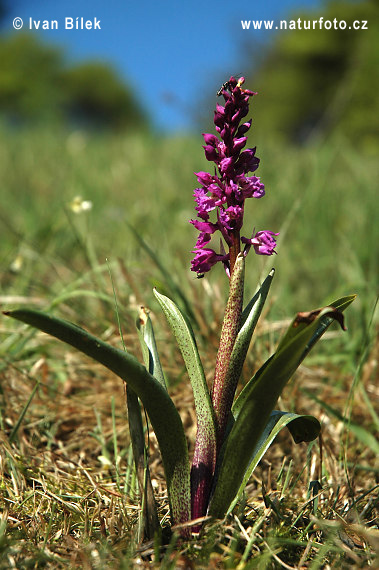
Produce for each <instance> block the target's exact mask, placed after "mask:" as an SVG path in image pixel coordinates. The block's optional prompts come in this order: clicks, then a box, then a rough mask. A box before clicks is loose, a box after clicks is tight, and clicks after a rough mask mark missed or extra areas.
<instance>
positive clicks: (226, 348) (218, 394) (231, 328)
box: [212, 254, 245, 451]
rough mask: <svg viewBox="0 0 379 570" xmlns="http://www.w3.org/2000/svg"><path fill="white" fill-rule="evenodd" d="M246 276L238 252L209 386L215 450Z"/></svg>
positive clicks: (231, 389)
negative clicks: (213, 414) (213, 420)
mask: <svg viewBox="0 0 379 570" xmlns="http://www.w3.org/2000/svg"><path fill="white" fill-rule="evenodd" d="M244 275H245V258H244V256H243V254H239V255H237V258H236V260H235V264H234V269H233V272H232V274H231V278H230V289H229V299H228V302H227V305H226V309H225V316H224V320H223V323H222V328H221V337H220V345H219V349H218V353H217V360H216V370H215V378H214V382H213V387H212V402H213V407H214V410H215V421H216V431H217V450H218V451H219V450H220V447H221V445H222V441H223V437H224V434H225V429H226V425H227V422H228V418H229V414H230V410H231V407H232V404H233V399H234V394H235V391H236V387H237V386H236V383H235V381H234V379H233V377H232V376H231V375H230V373H229V364H230V358H231V355H232V351H233V347H234V343H235V340H236V337H237V334H238V331H239V327H240V321H241V313H242V305H243V286H244Z"/></svg>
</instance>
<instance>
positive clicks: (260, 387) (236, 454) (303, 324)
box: [209, 296, 355, 518]
mask: <svg viewBox="0 0 379 570" xmlns="http://www.w3.org/2000/svg"><path fill="white" fill-rule="evenodd" d="M354 298H355V297H354V296H351V297H349V298H344V299H346V302H345V301H344V302H343V303H342V304H341V303H340V304H339V305H337V303H339V302H338V301H337V302H336V305H337V306H342V309H344V308H346V307H347V306H348V305H349V304H350V303H351V302H352V301H353V300H354ZM300 315H301V317H300V319H295V320H294V322H293V323H292V324H291V326H290V328H291V327H292V328H294V329H295V331H292V330H291V331H288V332H287V333H286V335H285V336H284V339H285V340H283V341H282V342H281V343H280V344H279V347H278V350H277V351H276V352H275V354H274V355H273V356H271V357H270V359H269V360H268V361H267V362H266V363H265V364H264V365H263V366H262V368H261V369H260V370H258V372H257V373H256V375H255V376H254V377H253V378H252V379H251V380H250V382H248V384H247V385H246V386H245V388H244V389H243V390H242V392H241V393H240V395H239V397H238V398H237V400H236V402H235V404H234V406H233V415H234V417H235V423H234V425H233V427H232V428H231V431H230V433H229V435H228V437H227V440H226V442H225V447H224V453H223V457H222V459H221V465H220V466H219V469H218V480H217V484H216V488H215V490H214V494H213V497H212V500H211V504H210V508H209V514H210V515H211V516H214V517H216V518H222V517H223V516H224V515H225V513H226V512H227V510H228V509H229V506H230V504H231V502H232V501H233V499H234V497H235V495H236V494H237V492H238V489H239V487H240V486H241V484H242V481H243V478H244V476H245V473H246V470H247V469H248V466H249V464H250V461H251V456H252V453H253V451H254V449H255V447H256V446H257V444H258V442H259V439H260V437H261V434H262V432H263V430H264V429H265V426H266V424H267V422H268V420H269V417H270V414H271V412H272V410H273V409H274V407H275V404H276V401H277V399H278V397H279V396H280V394H281V392H282V390H283V388H284V386H285V384H286V383H287V382H288V380H289V379H290V378H291V376H292V375H293V373H294V372H295V371H296V369H297V367H298V366H299V364H300V363H301V361H302V360H303V358H304V355H305V354H307V353H308V350H307V347H308V346H309V343H310V342H312V339H313V338H315V335H316V336H317V334H318V331H319V330H320V327H321V328H322V332H325V330H326V328H327V327H328V326H329V324H330V322H332V318H333V317H335V316H336V315H335V310H334V308H330V307H328V308H325V309H323V310H317V313H315V312H313V311H312V312H311V313H301V314H300ZM309 315H311V317H309ZM325 316H329V317H331V319H330V322H329V323H327V326H326V327H325V321H324V317H325ZM338 318H340V317H338ZM320 336H321V335H319V336H318V337H317V338H320Z"/></svg>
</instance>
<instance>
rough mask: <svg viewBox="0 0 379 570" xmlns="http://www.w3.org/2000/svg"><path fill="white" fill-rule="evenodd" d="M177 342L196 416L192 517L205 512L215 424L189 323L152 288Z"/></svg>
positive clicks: (192, 473)
mask: <svg viewBox="0 0 379 570" xmlns="http://www.w3.org/2000/svg"><path fill="white" fill-rule="evenodd" d="M154 294H155V296H156V298H157V300H158V302H159V304H160V306H161V307H162V310H163V312H164V314H165V316H166V318H167V321H168V323H169V325H170V327H171V330H172V331H173V334H174V336H175V338H176V340H177V342H178V345H179V348H180V351H181V353H182V356H183V360H184V363H185V365H186V368H187V371H188V376H189V378H190V381H191V385H192V390H193V395H194V401H195V411H196V419H197V434H196V443H195V449H194V455H193V461H192V468H191V499H192V509H191V510H192V516H193V517H194V518H198V517H200V516H203V515H205V511H206V508H207V505H208V498H209V493H210V490H211V482H212V477H213V474H214V470H215V466H216V426H215V419H214V411H213V405H212V402H211V398H210V395H209V391H208V386H207V383H206V380H205V375H204V370H203V365H202V363H201V360H200V355H199V352H198V350H197V346H196V341H195V337H194V334H193V330H192V327H191V324H190V322H189V321H188V319H187V318H185V316H184V315H183V314H182V313H181V311H180V310H179V308H178V307H177V306H176V305H175V303H174V302H173V301H171V299H169V298H168V297H166V296H164V295H161V294H160V293H158V292H157V291H156V290H155V289H154Z"/></svg>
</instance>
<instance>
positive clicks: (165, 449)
mask: <svg viewBox="0 0 379 570" xmlns="http://www.w3.org/2000/svg"><path fill="white" fill-rule="evenodd" d="M4 314H5V315H7V316H10V317H13V318H14V319H17V320H19V321H22V322H24V323H26V324H28V325H32V326H34V327H36V328H38V329H40V330H42V331H44V332H46V333H48V334H50V335H52V336H54V337H56V338H58V339H59V340H62V341H63V342H66V343H67V344H70V345H71V346H73V347H75V348H77V349H78V350H80V351H81V352H83V353H84V354H87V355H88V356H90V357H91V358H94V359H95V360H96V361H97V362H100V363H101V364H103V365H104V366H105V367H106V368H108V369H109V370H111V371H112V372H114V373H115V374H117V375H118V376H119V377H120V378H122V379H123V380H124V381H125V382H126V383H127V384H128V385H129V386H130V387H131V388H132V389H133V390H134V391H135V392H136V394H137V395H138V397H139V398H140V399H141V401H142V403H143V405H144V406H145V409H146V411H147V413H148V415H149V418H150V421H151V423H152V426H153V428H154V431H155V434H156V436H157V439H158V443H159V447H160V450H161V454H162V461H163V465H164V469H165V474H166V480H167V488H168V494H169V500H170V508H171V515H172V519H173V522H174V524H180V523H183V522H186V521H188V520H190V472H189V462H188V450H187V443H186V438H185V435H184V429H183V425H182V422H181V419H180V416H179V413H178V411H177V410H176V408H175V406H174V404H173V402H172V400H171V398H170V396H169V395H168V393H167V391H166V390H165V389H164V388H163V386H162V385H161V384H160V383H159V382H158V381H157V380H156V379H155V378H154V376H152V375H151V374H150V373H149V372H148V370H147V369H146V368H145V366H143V365H142V364H140V363H139V362H138V360H137V359H136V358H135V357H134V356H132V355H130V354H129V353H128V352H125V351H122V350H120V349H118V348H115V347H113V346H110V345H109V344H107V343H105V342H103V341H102V340H100V339H99V338H97V337H95V336H93V335H92V334H90V333H88V332H87V331H85V330H84V329H82V328H81V327H79V326H77V325H74V324H72V323H69V322H68V321H65V320H63V319H59V318H57V317H54V316H52V315H48V314H45V313H41V312H39V311H34V310H28V309H21V310H16V311H6V312H5V313H4Z"/></svg>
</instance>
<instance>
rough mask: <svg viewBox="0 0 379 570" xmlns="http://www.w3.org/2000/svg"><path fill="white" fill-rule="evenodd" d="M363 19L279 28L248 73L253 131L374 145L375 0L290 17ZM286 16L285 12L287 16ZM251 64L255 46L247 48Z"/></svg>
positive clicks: (377, 104) (377, 120) (378, 81)
mask: <svg viewBox="0 0 379 570" xmlns="http://www.w3.org/2000/svg"><path fill="white" fill-rule="evenodd" d="M320 16H323V18H324V21H325V20H331V21H333V19H334V18H336V19H337V21H341V20H345V21H346V22H347V27H348V26H349V25H351V24H352V22H353V21H354V20H360V21H361V22H362V21H363V20H367V28H368V29H367V30H348V29H346V30H334V29H332V30H326V29H321V30H319V29H315V30H287V31H284V32H279V33H278V35H277V38H276V41H275V42H274V44H273V45H272V47H270V48H268V51H267V52H266V54H265V56H264V58H263V61H262V63H261V64H260V66H259V69H258V70H257V69H256V68H255V69H253V70H252V71H251V72H249V71H248V70H246V71H245V73H244V74H245V75H246V76H247V77H252V79H251V81H250V82H249V85H248V86H249V88H252V89H254V90H256V91H258V93H260V94H264V103H263V98H259V97H258V98H257V99H256V107H257V116H258V117H259V124H257V129H258V130H261V131H265V132H271V133H274V134H275V135H276V136H277V137H281V138H282V139H284V140H289V141H291V142H295V143H302V142H306V141H310V140H313V139H317V138H318V137H320V136H321V137H323V136H326V135H328V134H329V133H331V132H332V131H334V130H338V131H339V132H341V133H343V134H344V135H345V136H347V137H349V138H351V139H353V140H354V142H355V143H356V144H357V143H358V144H361V145H363V146H364V147H366V148H367V147H371V146H373V145H376V146H377V144H378V133H379V98H378V95H377V94H378V92H379V74H378V61H379V29H378V28H379V25H378V22H379V17H378V16H379V2H378V0H372V1H366V2H363V3H356V2H355V3H351V2H342V3H341V2H338V3H331V4H329V5H325V6H324V8H323V9H322V12H317V13H316V12H308V13H307V12H303V13H301V14H296V16H292V18H293V19H294V20H295V19H297V18H298V17H300V18H301V19H302V20H311V21H312V20H318V19H319V17H320ZM289 19H290V18H289V17H287V20H289ZM250 49H251V55H250V56H249V57H251V61H252V62H253V61H254V55H253V54H254V51H253V50H254V46H252V47H251V48H250Z"/></svg>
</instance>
